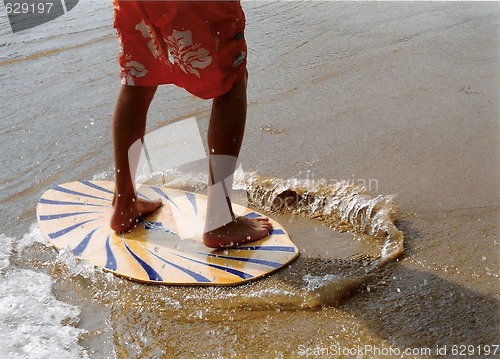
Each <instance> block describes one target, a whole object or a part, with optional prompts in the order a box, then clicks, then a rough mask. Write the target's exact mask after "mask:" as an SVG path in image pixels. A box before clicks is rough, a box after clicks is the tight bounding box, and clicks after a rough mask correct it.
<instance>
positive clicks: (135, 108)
mask: <svg viewBox="0 0 500 359" xmlns="http://www.w3.org/2000/svg"><path fill="white" fill-rule="evenodd" d="M155 92H156V86H122V87H121V91H120V94H119V96H118V100H117V103H116V107H115V112H114V115H113V144H114V152H115V180H116V184H115V197H114V199H113V207H114V212H113V215H112V217H111V223H110V225H111V228H112V229H113V230H115V231H116V232H124V231H128V230H130V229H131V228H132V227H133V226H134V225H135V223H136V220H137V219H138V218H139V217H141V216H145V215H147V214H150V213H152V212H154V211H155V210H157V209H158V208H159V207H160V206H161V201H155V202H148V201H144V200H141V199H138V198H137V196H136V193H135V186H134V181H135V172H136V168H137V163H138V161H139V156H140V147H139V148H138V151H137V152H138V153H135V154H132V156H130V157H131V158H130V161H129V149H130V148H131V146H132V145H133V144H134V143H136V141H137V140H139V139H141V138H143V137H144V131H145V129H146V116H147V112H148V108H149V105H150V103H151V101H152V100H153V96H154V94H155Z"/></svg>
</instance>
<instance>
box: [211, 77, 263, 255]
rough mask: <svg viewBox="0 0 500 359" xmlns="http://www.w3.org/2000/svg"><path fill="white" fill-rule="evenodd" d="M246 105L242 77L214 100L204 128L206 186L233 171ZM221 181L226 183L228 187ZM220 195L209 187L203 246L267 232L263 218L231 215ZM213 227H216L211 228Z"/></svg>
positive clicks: (241, 240)
mask: <svg viewBox="0 0 500 359" xmlns="http://www.w3.org/2000/svg"><path fill="white" fill-rule="evenodd" d="M246 107H247V103H246V77H244V78H243V79H242V80H240V81H238V82H236V83H235V84H234V86H233V88H232V89H231V90H230V91H229V92H228V93H226V94H224V95H222V96H219V97H217V98H215V99H214V103H213V107H212V116H211V119H210V125H209V129H208V147H209V151H210V156H209V158H210V157H211V158H210V161H209V162H210V169H209V170H210V183H209V184H210V185H213V184H214V183H219V182H221V181H224V180H225V179H227V178H228V177H230V176H232V174H233V173H234V171H235V166H236V160H237V157H238V155H239V152H240V148H241V143H242V141H243V134H244V131H245V121H246ZM231 158H232V159H233V160H231ZM225 182H226V186H228V187H229V186H231V183H228V181H225ZM229 182H230V181H229ZM219 193H220V192H219ZM221 197H222V196H221V195H220V194H219V195H217V196H216V195H214V192H211V191H210V189H209V192H208V205H207V217H206V227H205V228H206V229H205V230H206V232H205V234H204V236H203V241H204V243H205V245H206V246H208V247H223V246H234V245H239V244H242V243H246V242H250V241H255V240H258V239H262V238H264V237H265V236H267V235H268V233H269V231H270V230H271V229H272V225H271V223H270V222H269V221H268V220H267V218H257V219H249V218H245V217H238V218H234V214H233V212H232V208H231V205H230V201H229V198H227V199H226V198H224V197H222V198H221ZM228 213H230V216H232V217H233V220H232V221H230V222H228V221H227V218H228V215H227V214H228ZM230 218H231V217H229V219H230ZM214 227H218V228H215V229H212V228H214Z"/></svg>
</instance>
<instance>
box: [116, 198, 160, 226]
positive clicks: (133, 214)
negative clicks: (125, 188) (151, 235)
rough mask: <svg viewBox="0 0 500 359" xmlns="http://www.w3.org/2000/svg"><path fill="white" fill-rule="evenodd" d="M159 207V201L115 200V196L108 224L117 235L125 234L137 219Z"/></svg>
mask: <svg viewBox="0 0 500 359" xmlns="http://www.w3.org/2000/svg"><path fill="white" fill-rule="evenodd" d="M161 206H162V202H161V201H145V200H142V199H137V198H132V199H130V200H124V199H122V198H119V199H117V198H116V196H115V198H114V199H113V207H114V211H113V215H112V216H111V222H110V226H111V229H113V230H114V231H115V232H118V233H122V232H127V231H129V230H131V229H132V228H133V227H134V226H135V224H136V223H137V220H138V219H139V218H141V217H145V216H147V215H148V214H151V213H153V212H154V211H156V210H157V209H158V208H160V207H161Z"/></svg>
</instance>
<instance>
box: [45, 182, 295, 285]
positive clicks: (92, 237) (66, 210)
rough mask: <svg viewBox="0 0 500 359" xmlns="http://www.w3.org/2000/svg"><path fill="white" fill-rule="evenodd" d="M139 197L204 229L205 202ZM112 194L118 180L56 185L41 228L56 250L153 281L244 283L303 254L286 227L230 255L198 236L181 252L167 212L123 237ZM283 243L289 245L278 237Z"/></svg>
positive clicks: (164, 193)
mask: <svg viewBox="0 0 500 359" xmlns="http://www.w3.org/2000/svg"><path fill="white" fill-rule="evenodd" d="M138 192H140V193H139V195H140V197H141V198H154V197H156V196H157V195H160V196H161V198H162V199H163V200H164V202H165V205H164V207H163V208H167V206H170V207H171V209H175V210H177V211H179V213H176V216H178V215H179V216H182V217H183V218H185V219H186V220H187V222H188V223H189V221H192V223H193V226H194V225H197V226H199V225H200V224H201V225H202V223H199V221H203V218H204V213H200V212H201V211H200V208H204V206H205V205H206V202H203V201H204V200H205V201H206V199H204V197H199V196H197V195H195V194H193V193H190V192H186V191H180V190H173V189H168V188H160V187H155V186H149V185H142V186H141V187H140V188H139V189H138ZM113 196H114V183H112V182H104V181H96V182H94V181H78V182H71V183H66V184H63V185H59V186H55V187H53V188H52V189H50V190H48V191H47V192H46V193H45V194H44V195H43V196H42V198H40V200H39V202H38V207H37V216H38V223H39V226H40V229H41V230H42V232H44V233H46V234H47V236H48V237H49V239H50V241H52V243H53V244H54V245H55V246H56V247H57V248H69V249H70V250H71V251H72V252H73V254H74V255H76V256H78V257H81V258H83V259H86V260H88V261H90V262H92V263H94V264H96V265H99V266H101V267H104V268H105V269H107V270H110V271H112V272H114V273H115V274H118V275H123V276H125V277H127V278H135V279H137V280H140V281H143V282H151V283H170V284H226V285H227V284H238V283H242V282H244V281H247V280H250V279H253V278H257V277H260V276H262V275H265V274H267V273H269V272H272V271H274V270H276V269H277V268H280V267H281V266H283V264H284V263H288V262H289V261H290V260H291V259H293V258H295V256H296V255H297V254H298V252H297V249H296V247H295V246H293V244H291V243H290V242H289V239H288V236H287V235H286V232H285V231H284V230H283V229H282V228H281V227H279V226H276V227H275V229H273V230H272V231H271V233H270V236H269V241H268V240H267V239H265V240H262V241H259V242H255V244H252V243H249V244H247V245H241V246H238V247H236V248H228V249H226V250H224V251H218V250H213V249H211V248H207V247H205V246H204V245H203V244H202V243H201V241H199V240H200V239H199V238H198V239H197V241H193V240H187V241H188V242H189V243H186V245H184V244H183V243H182V242H178V245H176V246H175V249H174V248H173V247H174V244H176V243H177V242H173V241H179V236H178V235H177V234H176V233H174V232H173V231H172V230H171V229H170V228H169V227H170V226H171V224H172V222H171V221H172V218H173V217H171V216H170V215H167V216H168V217H164V216H165V213H169V212H162V210H159V211H157V213H156V214H154V215H153V216H152V217H146V218H144V219H141V220H140V221H139V222H138V223H137V227H136V228H135V229H134V231H133V232H131V233H127V234H125V235H119V236H118V237H117V234H115V233H114V232H113V231H112V230H111V228H110V227H109V221H110V215H111V213H112V210H111V200H112V198H113ZM176 202H177V203H176ZM82 206H84V207H82ZM171 209H168V211H170V210H171ZM245 216H246V217H249V218H257V217H260V216H261V214H259V213H257V212H254V211H251V212H249V213H247V214H246V215H245ZM165 219H166V221H165V222H164V220H165ZM172 236H175V237H176V238H173V237H172ZM282 237H283V238H284V239H285V240H281V239H279V238H282ZM288 243H290V245H288ZM242 251H245V252H244V253H242ZM129 263H133V265H130V264H129ZM135 263H137V264H138V265H137V264H135Z"/></svg>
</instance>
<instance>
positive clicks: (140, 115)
mask: <svg viewBox="0 0 500 359" xmlns="http://www.w3.org/2000/svg"><path fill="white" fill-rule="evenodd" d="M156 88H157V87H156V86H122V87H121V91H120V94H119V96H118V100H117V103H116V108H115V112H114V116H113V143H114V154H115V168H116V170H115V179H116V185H115V186H116V187H115V196H114V198H113V207H114V210H113V215H112V217H111V222H110V226H111V228H112V229H113V230H114V231H116V232H119V233H120V232H126V231H129V230H131V229H133V228H134V226H135V225H136V223H137V220H138V219H139V218H141V217H143V216H146V215H148V214H151V213H153V212H155V211H156V210H157V209H158V208H159V207H161V206H162V202H161V201H145V200H142V199H139V198H137V196H136V193H135V189H134V182H133V178H134V177H135V167H136V166H137V160H138V158H135V159H134V158H133V159H131V161H130V162H131V163H129V154H128V151H129V148H130V147H131V146H132V144H134V143H135V142H136V141H137V140H139V139H141V138H143V137H144V134H145V128H146V116H147V112H148V109H149V105H150V104H151V101H152V100H153V97H154V94H155V92H156ZM246 105H247V104H246V77H245V78H242V79H241V80H239V81H237V82H236V83H235V84H234V86H233V88H232V89H231V90H229V91H228V92H227V93H226V94H224V95H222V96H219V97H216V98H215V99H214V101H213V105H212V114H211V118H210V124H209V128H208V147H209V150H210V153H211V154H212V155H215V156H216V155H227V156H232V157H234V158H237V157H238V155H239V152H240V148H241V143H242V141H243V134H244V131H245V122H246ZM210 164H211V165H210V179H211V180H210V183H209V184H210V185H212V184H214V183H217V182H219V181H221V180H224V179H225V178H227V177H228V175H230V174H231V173H233V172H234V170H235V168H234V167H232V168H231V166H229V167H230V168H229V169H228V168H227V166H226V167H225V168H224V169H223V170H222V169H219V167H218V166H217V165H216V164H215V163H214V161H212V159H211V160H210ZM234 164H236V162H235V163H234ZM229 172H230V173H229ZM226 183H227V182H226ZM221 203H223V206H227V207H226V212H227V211H229V212H230V213H231V216H232V218H233V219H232V220H230V221H229V222H227V223H226V221H224V222H223V223H222V224H223V225H222V226H219V227H218V228H215V229H212V227H213V226H209V225H208V224H209V223H220V218H219V217H220V215H219V213H218V210H217V208H221V207H220V206H221ZM206 223H207V226H206V231H205V233H204V234H203V242H204V244H205V245H206V246H208V247H212V248H219V247H228V246H236V245H241V244H243V243H247V242H251V241H255V240H259V239H262V238H264V237H265V236H267V235H268V234H269V231H271V230H272V224H271V223H270V222H269V220H268V219H267V218H254V219H250V218H245V217H235V216H234V214H233V211H232V208H231V205H230V201H229V200H227V201H222V202H221V199H220V198H215V196H213V195H211V193H210V191H209V193H208V205H207V217H206ZM224 223H225V224H224Z"/></svg>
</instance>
